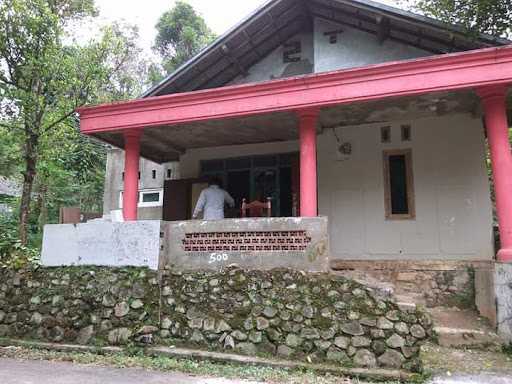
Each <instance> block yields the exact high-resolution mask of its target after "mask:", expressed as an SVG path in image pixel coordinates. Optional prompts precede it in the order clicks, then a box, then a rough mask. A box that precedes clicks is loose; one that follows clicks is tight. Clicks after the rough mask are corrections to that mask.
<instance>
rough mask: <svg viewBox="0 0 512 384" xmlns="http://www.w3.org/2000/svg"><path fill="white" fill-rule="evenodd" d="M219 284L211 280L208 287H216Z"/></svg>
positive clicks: (217, 281)
mask: <svg viewBox="0 0 512 384" xmlns="http://www.w3.org/2000/svg"><path fill="white" fill-rule="evenodd" d="M219 283H220V281H219V279H212V280H210V282H209V284H210V287H216V286H218V285H219Z"/></svg>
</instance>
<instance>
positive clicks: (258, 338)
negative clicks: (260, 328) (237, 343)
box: [249, 331, 263, 344]
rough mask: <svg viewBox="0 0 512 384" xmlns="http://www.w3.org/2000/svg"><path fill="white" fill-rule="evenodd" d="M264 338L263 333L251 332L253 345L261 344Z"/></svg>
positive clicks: (250, 338) (250, 337) (250, 336)
mask: <svg viewBox="0 0 512 384" xmlns="http://www.w3.org/2000/svg"><path fill="white" fill-rule="evenodd" d="M262 338H263V334H262V333H261V332H256V331H251V332H250V333H249V340H250V341H252V342H253V343H256V344H258V343H261V340H262Z"/></svg>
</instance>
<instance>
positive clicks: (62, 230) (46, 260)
mask: <svg viewBox="0 0 512 384" xmlns="http://www.w3.org/2000/svg"><path fill="white" fill-rule="evenodd" d="M78 259H79V252H78V230H77V227H76V225H74V224H47V225H45V226H44V233H43V249H42V253H41V262H42V264H43V265H44V266H47V267H57V266H61V265H77V264H78Z"/></svg>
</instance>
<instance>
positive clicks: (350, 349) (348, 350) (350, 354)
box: [347, 346, 357, 357]
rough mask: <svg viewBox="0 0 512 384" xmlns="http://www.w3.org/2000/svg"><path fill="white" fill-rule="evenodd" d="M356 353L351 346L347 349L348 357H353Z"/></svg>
mask: <svg viewBox="0 0 512 384" xmlns="http://www.w3.org/2000/svg"><path fill="white" fill-rule="evenodd" d="M356 352H357V349H356V348H354V347H353V346H350V347H348V348H347V355H349V356H350V357H352V356H354V355H355V354H356Z"/></svg>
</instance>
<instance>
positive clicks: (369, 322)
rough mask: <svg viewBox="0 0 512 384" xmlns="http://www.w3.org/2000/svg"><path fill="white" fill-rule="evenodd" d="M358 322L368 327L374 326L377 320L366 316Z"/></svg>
mask: <svg viewBox="0 0 512 384" xmlns="http://www.w3.org/2000/svg"><path fill="white" fill-rule="evenodd" d="M359 323H360V324H361V325H366V326H368V327H375V326H377V320H375V319H370V318H368V317H364V318H362V319H361V320H359Z"/></svg>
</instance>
